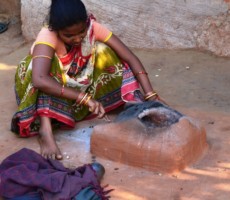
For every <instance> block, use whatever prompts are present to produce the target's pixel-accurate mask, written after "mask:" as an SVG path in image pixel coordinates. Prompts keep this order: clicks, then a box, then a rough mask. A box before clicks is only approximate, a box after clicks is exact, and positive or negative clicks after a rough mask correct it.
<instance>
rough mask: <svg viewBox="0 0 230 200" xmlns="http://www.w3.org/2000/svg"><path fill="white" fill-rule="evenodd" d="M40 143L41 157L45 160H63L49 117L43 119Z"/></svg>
mask: <svg viewBox="0 0 230 200" xmlns="http://www.w3.org/2000/svg"><path fill="white" fill-rule="evenodd" d="M38 141H39V144H40V148H41V155H42V156H43V157H44V158H46V159H47V158H51V159H57V160H61V159H62V158H63V157H62V154H61V151H60V149H59V148H58V146H57V143H56V141H55V138H54V136H53V132H52V127H51V122H50V119H49V118H48V117H41V127H40V129H39V138H38Z"/></svg>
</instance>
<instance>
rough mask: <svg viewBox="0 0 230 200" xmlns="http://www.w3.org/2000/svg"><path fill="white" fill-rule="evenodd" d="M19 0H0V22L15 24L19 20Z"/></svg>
mask: <svg viewBox="0 0 230 200" xmlns="http://www.w3.org/2000/svg"><path fill="white" fill-rule="evenodd" d="M20 11H21V5H20V0H1V1H0V22H9V21H10V22H11V24H15V23H17V22H19V21H20Z"/></svg>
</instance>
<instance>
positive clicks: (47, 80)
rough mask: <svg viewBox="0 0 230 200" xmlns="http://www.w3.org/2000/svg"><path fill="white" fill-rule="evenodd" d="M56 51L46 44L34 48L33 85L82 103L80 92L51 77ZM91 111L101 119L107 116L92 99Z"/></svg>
mask: <svg viewBox="0 0 230 200" xmlns="http://www.w3.org/2000/svg"><path fill="white" fill-rule="evenodd" d="M54 53H55V50H54V49H53V48H52V47H50V46H48V45H45V44H37V45H35V46H34V48H33V53H32V57H33V63H32V83H33V86H34V87H35V88H36V89H38V90H41V91H42V92H44V93H46V94H49V95H53V96H56V97H60V96H62V97H63V98H67V99H72V100H76V101H77V102H80V101H81V98H82V97H83V96H84V95H82V93H81V92H80V91H77V90H76V89H73V88H70V87H64V88H63V85H62V84H61V83H58V82H57V81H56V80H55V79H53V78H52V77H51V76H50V69H51V62H52V58H53V56H54ZM87 106H88V107H89V110H90V111H91V112H92V113H94V114H96V115H98V117H99V118H102V117H104V116H105V110H104V108H103V106H102V104H101V103H99V102H97V101H96V100H94V99H90V100H89V101H88V103H87Z"/></svg>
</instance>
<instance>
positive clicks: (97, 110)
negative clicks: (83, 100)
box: [87, 99, 110, 121]
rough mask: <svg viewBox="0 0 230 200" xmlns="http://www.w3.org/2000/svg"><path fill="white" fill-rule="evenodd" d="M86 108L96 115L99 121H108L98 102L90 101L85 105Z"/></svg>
mask: <svg viewBox="0 0 230 200" xmlns="http://www.w3.org/2000/svg"><path fill="white" fill-rule="evenodd" d="M87 106H88V107H89V111H90V112H92V113H93V114H95V115H97V116H98V118H99V119H102V118H104V119H105V121H110V119H109V117H108V116H107V115H106V113H105V109H104V107H103V105H102V104H101V103H100V102H98V101H96V100H94V99H90V100H89V101H88V103H87Z"/></svg>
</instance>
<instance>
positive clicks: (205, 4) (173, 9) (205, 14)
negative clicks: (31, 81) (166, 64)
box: [21, 0, 230, 56]
mask: <svg viewBox="0 0 230 200" xmlns="http://www.w3.org/2000/svg"><path fill="white" fill-rule="evenodd" d="M83 2H84V3H85V5H86V6H87V8H88V10H89V12H92V13H93V14H94V15H95V17H96V18H97V20H98V21H99V22H101V23H102V24H104V25H106V26H107V27H108V28H109V29H111V30H112V31H113V32H114V33H115V34H116V35H118V36H119V37H120V38H121V39H122V41H124V42H125V43H126V44H127V45H128V46H129V47H136V48H148V49H153V48H167V49H178V48H180V49H181V48H182V49H187V48H200V49H204V50H209V51H211V52H213V53H215V54H217V55H222V56H230V25H229V24H230V23H229V22H230V12H229V5H230V3H229V0H141V1H139V0H83ZM21 4H22V8H21V18H22V31H23V34H24V36H25V37H26V39H27V40H31V39H34V38H35V36H36V34H37V32H38V31H39V29H40V27H41V25H42V22H43V20H44V18H45V15H46V13H47V8H48V7H49V4H50V0H30V1H28V0H21Z"/></svg>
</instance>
